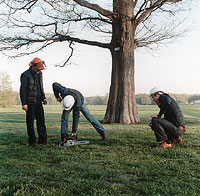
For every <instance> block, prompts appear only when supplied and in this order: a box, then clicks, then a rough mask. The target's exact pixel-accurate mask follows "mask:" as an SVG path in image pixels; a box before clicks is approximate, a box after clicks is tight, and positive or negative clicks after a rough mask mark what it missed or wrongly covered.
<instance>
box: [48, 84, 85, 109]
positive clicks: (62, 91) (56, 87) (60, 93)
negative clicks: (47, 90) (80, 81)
mask: <svg viewBox="0 0 200 196" xmlns="http://www.w3.org/2000/svg"><path fill="white" fill-rule="evenodd" d="M52 86H53V92H54V95H55V97H56V98H59V97H62V99H63V98H64V97H65V96H67V95H72V96H73V97H74V99H75V105H76V106H77V107H80V106H81V105H82V104H83V103H84V98H83V95H82V94H81V93H80V92H79V91H77V90H75V89H71V88H66V87H64V86H62V85H61V84H59V83H57V82H54V83H53V85H52Z"/></svg>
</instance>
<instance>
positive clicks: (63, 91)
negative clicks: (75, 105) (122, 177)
mask: <svg viewBox="0 0 200 196" xmlns="http://www.w3.org/2000/svg"><path fill="white" fill-rule="evenodd" d="M53 92H54V95H55V97H56V98H60V96H61V97H62V98H64V97H65V96H66V95H67V94H68V89H67V88H65V87H64V86H62V85H61V84H59V83H57V82H54V83H53Z"/></svg>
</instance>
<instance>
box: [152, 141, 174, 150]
mask: <svg viewBox="0 0 200 196" xmlns="http://www.w3.org/2000/svg"><path fill="white" fill-rule="evenodd" d="M171 147H172V145H171V144H167V142H163V143H162V144H160V145H158V146H157V147H156V148H164V149H169V148H171Z"/></svg>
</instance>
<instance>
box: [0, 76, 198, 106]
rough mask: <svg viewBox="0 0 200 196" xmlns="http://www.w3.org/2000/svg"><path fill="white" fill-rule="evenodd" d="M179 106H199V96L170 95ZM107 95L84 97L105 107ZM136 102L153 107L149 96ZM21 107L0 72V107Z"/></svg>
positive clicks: (50, 101) (141, 96)
mask: <svg viewBox="0 0 200 196" xmlns="http://www.w3.org/2000/svg"><path fill="white" fill-rule="evenodd" d="M45 95H46V99H47V102H48V104H49V105H57V104H59V103H58V102H57V100H56V99H55V97H54V95H53V94H52V93H45ZM170 96H172V97H173V98H174V99H175V100H176V101H177V102H178V103H179V104H200V94H194V95H189V94H170ZM107 101H108V94H106V95H105V96H94V97H85V103H86V104H88V105H106V104H107ZM136 102H137V104H139V105H154V104H155V103H154V102H153V100H152V99H151V98H150V96H149V94H137V95H136ZM15 105H21V101H20V96H19V92H16V91H13V90H12V82H11V80H10V76H9V75H8V74H7V73H5V72H0V107H13V106H15Z"/></svg>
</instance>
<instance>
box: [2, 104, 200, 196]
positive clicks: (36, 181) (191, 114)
mask: <svg viewBox="0 0 200 196" xmlns="http://www.w3.org/2000/svg"><path fill="white" fill-rule="evenodd" d="M181 107H182V111H183V113H184V116H185V121H186V123H187V132H186V133H185V134H184V136H183V137H182V139H183V143H181V144H180V145H177V146H175V147H173V148H172V149H169V150H164V149H156V148H155V146H156V145H157V143H156V141H155V136H154V133H153V131H151V129H150V128H149V127H148V126H147V123H148V121H149V120H150V116H151V114H156V113H157V112H158V108H157V107H156V106H139V107H138V110H139V114H140V119H141V124H137V125H120V124H112V125H103V126H104V128H105V129H106V130H107V132H108V139H107V141H105V142H103V141H101V140H100V137H99V135H98V134H97V132H96V131H95V130H94V128H93V127H92V126H91V125H90V124H89V123H88V122H87V121H86V119H85V118H84V117H82V116H81V119H80V123H79V129H78V137H79V140H89V141H90V144H89V145H81V146H72V147H59V146H58V145H57V144H58V143H59V142H60V132H59V130H60V118H61V109H60V107H59V106H45V118H46V127H47V133H48V143H49V144H48V145H47V146H41V145H37V146H36V147H35V148H32V147H30V146H29V145H28V144H27V134H26V123H25V114H24V112H23V111H22V110H21V108H20V107H19V108H9V109H3V108H0V196H11V195H15V196H16V195H18V196H75V195H77V196H108V195H109V196H118V195H122V196H132V195H133V196H137V195H149V196H175V195H176V196H197V195H200V131H199V130H200V107H198V106H181ZM89 108H90V111H91V113H92V114H93V115H94V116H95V117H96V118H97V119H98V120H102V119H103V115H104V113H105V106H90V107H89ZM70 121H71V119H70ZM70 124H71V123H70ZM70 128H71V127H70Z"/></svg>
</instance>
